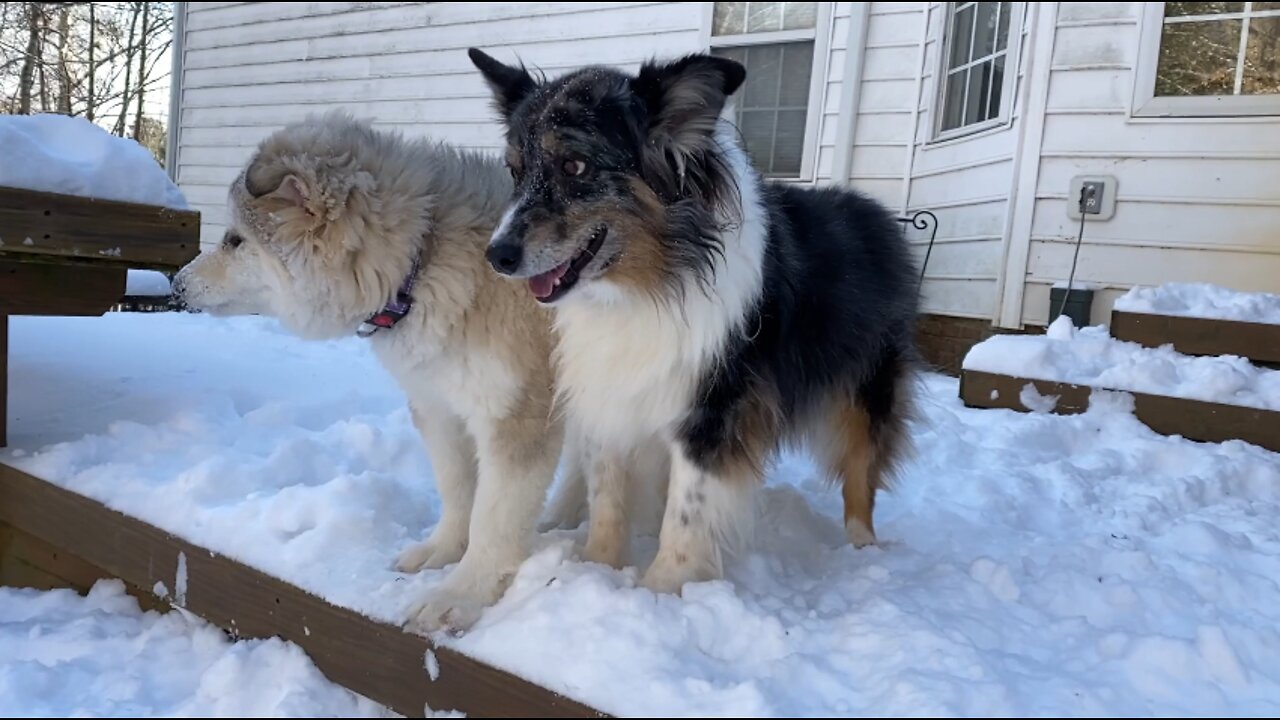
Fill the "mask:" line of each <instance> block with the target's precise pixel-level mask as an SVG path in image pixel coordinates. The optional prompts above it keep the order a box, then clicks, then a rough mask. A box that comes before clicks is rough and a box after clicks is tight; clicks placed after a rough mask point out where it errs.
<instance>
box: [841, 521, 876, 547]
mask: <svg viewBox="0 0 1280 720" xmlns="http://www.w3.org/2000/svg"><path fill="white" fill-rule="evenodd" d="M844 532H845V534H846V535H847V536H848V537H849V543H850V544H851V545H853V546H854V547H856V548H864V547H868V546H871V545H875V544H876V534H875V533H874V532H872V531H871V528H869V527H867V526H866V525H864V524H863V523H862V521H861V520H859V519H857V518H849V520H848V521H847V522H845V524H844Z"/></svg>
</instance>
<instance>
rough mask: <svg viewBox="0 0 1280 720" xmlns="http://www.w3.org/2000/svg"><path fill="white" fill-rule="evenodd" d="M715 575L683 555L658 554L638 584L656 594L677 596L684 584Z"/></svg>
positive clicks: (709, 578)
mask: <svg viewBox="0 0 1280 720" xmlns="http://www.w3.org/2000/svg"><path fill="white" fill-rule="evenodd" d="M715 576H716V574H715V573H714V572H712V571H711V569H710V568H708V567H707V566H705V564H700V563H697V562H695V561H693V560H691V559H690V558H689V557H687V556H686V555H683V554H665V555H664V554H663V553H661V552H659V553H658V557H656V558H654V560H653V564H652V565H650V566H649V569H648V570H646V571H645V573H644V578H642V579H641V580H640V584H641V585H642V586H644V587H646V588H648V589H650V590H652V591H654V592H656V593H668V594H671V595H679V594H680V591H681V590H683V589H684V586H685V584H686V583H691V582H702V581H704V580H711V579H712V578H714V577H715Z"/></svg>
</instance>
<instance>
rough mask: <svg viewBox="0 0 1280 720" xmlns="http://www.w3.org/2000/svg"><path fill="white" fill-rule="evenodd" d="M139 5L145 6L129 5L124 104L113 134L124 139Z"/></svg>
mask: <svg viewBox="0 0 1280 720" xmlns="http://www.w3.org/2000/svg"><path fill="white" fill-rule="evenodd" d="M139 5H146V3H137V2H131V3H129V42H128V43H127V44H126V45H125V54H124V96H123V97H124V102H122V103H121V104H120V115H119V116H118V117H117V118H116V128H115V133H116V134H117V135H119V136H121V137H124V122H125V118H126V117H128V115H129V98H131V97H132V94H131V93H130V92H129V85H130V84H131V82H132V81H133V58H134V56H135V55H137V54H138V47H137V45H135V44H134V40H135V38H137V36H138V16H139V15H140V14H141V13H140V12H139V10H138V6H139Z"/></svg>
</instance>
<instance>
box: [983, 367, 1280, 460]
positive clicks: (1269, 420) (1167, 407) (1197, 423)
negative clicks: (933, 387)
mask: <svg viewBox="0 0 1280 720" xmlns="http://www.w3.org/2000/svg"><path fill="white" fill-rule="evenodd" d="M1027 383H1031V384H1032V385H1033V386H1035V389H1036V392H1038V393H1040V394H1041V395H1044V396H1055V395H1056V396H1057V397H1058V401H1057V405H1056V406H1055V407H1054V412H1055V413H1058V414H1059V415H1074V414H1076V413H1082V412H1084V411H1085V410H1087V409H1088V408H1089V397H1090V395H1092V393H1093V390H1094V388H1091V387H1088V386H1086V385H1071V384H1068V383H1059V382H1053V381H1051V380H1034V379H1030V378H1018V377H1011V376H1008V375H997V374H994V373H985V372H976V371H973V370H965V371H963V372H962V373H961V374H960V399H961V400H963V401H964V404H965V405H967V406H969V407H978V408H1003V409H1007V410H1018V411H1020V412H1028V411H1029V410H1030V408H1027V407H1025V406H1024V405H1023V404H1022V400H1021V397H1020V396H1021V394H1022V389H1023V388H1024V387H1026V385H1027ZM1098 389H1102V390H1108V389H1109V388H1098ZM1113 392H1127V393H1128V394H1129V395H1132V396H1133V413H1134V415H1135V416H1137V418H1138V419H1139V420H1141V421H1142V422H1143V423H1145V424H1146V425H1147V426H1148V427H1150V428H1151V429H1152V430H1154V431H1156V432H1158V433H1160V434H1161V435H1180V436H1182V437H1184V438H1187V439H1188V440H1199V441H1201V442H1225V441H1227V440H1244V441H1245V442H1250V443H1253V444H1254V445H1257V446H1259V447H1263V448H1266V449H1268V450H1274V451H1276V452H1280V412H1276V411H1274V410H1261V409H1258V408H1247V407H1239V406H1236V405H1223V404H1221V403H1211V402H1204V401H1203V400H1187V399H1185V398H1175V397H1166V396H1163V395H1147V394H1146V393H1136V392H1128V391H1113Z"/></svg>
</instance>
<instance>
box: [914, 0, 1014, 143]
mask: <svg viewBox="0 0 1280 720" xmlns="http://www.w3.org/2000/svg"><path fill="white" fill-rule="evenodd" d="M958 4H963V3H953V2H944V3H940V5H941V8H940V9H941V11H942V12H941V13H939V14H940V15H941V16H942V24H941V26H940V27H939V28H938V34H937V36H936V42H935V43H934V47H936V48H937V49H938V52H937V57H935V58H934V62H933V86H934V87H933V112H932V115H933V118H932V129H933V132H932V133H931V138H930V142H935V143H940V142H946V141H947V140H955V139H956V138H962V137H967V136H969V135H974V134H977V133H980V132H985V131H987V130H991V129H994V128H1001V127H1008V126H1009V124H1010V122H1011V121H1012V119H1013V101H1014V98H1013V94H1014V92H1015V91H1016V90H1017V87H1018V85H1017V82H1018V73H1019V72H1020V70H1021V67H1020V66H1019V63H1020V62H1021V55H1022V35H1023V27H1022V24H1023V23H1024V22H1025V17H1026V3H1020V2H1015V3H1012V5H1011V7H1010V10H1011V11H1012V13H1013V14H1012V15H1011V16H1010V17H1009V38H1008V40H1007V41H1006V42H1007V45H1006V47H1007V48H1008V49H1007V51H1006V53H1005V63H1004V85H1003V86H1002V87H1001V89H1000V112H999V114H997V115H996V116H995V117H993V118H991V119H989V120H983V121H982V122H978V123H974V124H972V125H965V126H963V127H958V128H954V129H951V130H943V129H942V114H943V113H942V111H943V109H944V108H943V101H944V100H945V98H944V97H943V96H944V95H945V94H946V91H947V82H946V79H947V57H948V56H949V55H950V49H951V42H950V41H951V38H950V37H949V35H950V34H949V33H948V32H947V31H948V30H949V29H950V28H951V16H952V14H954V13H955V8H956V5H958Z"/></svg>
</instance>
